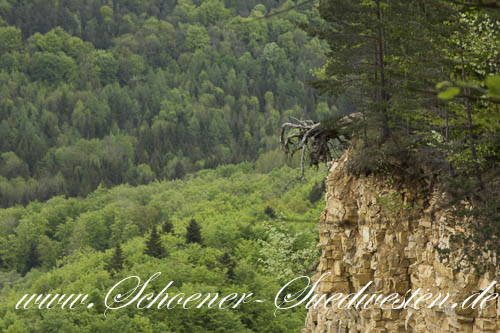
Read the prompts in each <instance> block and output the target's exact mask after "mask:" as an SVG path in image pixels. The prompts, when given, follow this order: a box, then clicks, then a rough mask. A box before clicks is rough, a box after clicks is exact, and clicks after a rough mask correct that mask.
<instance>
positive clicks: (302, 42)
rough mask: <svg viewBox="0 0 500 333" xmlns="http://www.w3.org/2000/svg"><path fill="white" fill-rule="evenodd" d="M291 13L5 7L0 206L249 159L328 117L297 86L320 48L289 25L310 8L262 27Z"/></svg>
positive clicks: (85, 5)
mask: <svg viewBox="0 0 500 333" xmlns="http://www.w3.org/2000/svg"><path fill="white" fill-rule="evenodd" d="M293 5H294V2H291V1H289V2H287V3H283V2H282V1H264V2H257V1H223V0H209V1H198V0H194V1H191V0H181V1H174V0H172V1H151V0H140V1H136V0H134V1H128V0H127V1H103V0H91V1H66V0H64V1H55V0H50V1H31V0H23V1H13V0H2V1H1V2H0V203H1V205H2V206H4V207H6V206H10V205H13V204H16V203H22V204H26V203H28V202H30V201H32V200H47V199H49V198H50V197H52V196H54V195H58V194H64V195H67V196H85V195H87V194H88V193H90V192H91V191H93V190H94V189H96V188H97V187H98V186H99V185H100V184H101V185H103V186H106V187H110V186H113V185H118V184H123V183H129V184H133V185H135V184H146V183H148V182H150V181H152V180H160V179H177V178H182V177H183V176H184V175H185V174H187V173H190V172H195V171H197V170H200V169H204V168H214V167H216V166H217V165H222V164H227V163H239V162H243V161H255V160H257V159H258V158H259V156H261V155H262V154H264V153H266V152H273V151H275V150H276V149H277V148H278V141H277V134H278V133H279V126H280V124H281V122H283V121H285V120H288V119H289V117H290V116H295V117H298V118H300V117H306V118H314V119H320V118H322V117H325V116H326V115H328V114H329V113H330V112H331V110H333V109H334V108H335V107H334V105H333V104H332V101H330V102H329V104H327V100H326V99H325V98H323V99H320V98H319V97H318V94H317V92H316V91H315V90H314V89H313V88H312V87H310V86H308V85H307V84H306V81H307V80H308V79H311V78H312V75H311V73H310V71H311V69H314V68H319V66H321V65H322V64H323V63H324V52H323V50H324V44H322V43H320V42H319V40H318V39H317V38H310V37H308V36H307V34H306V32H304V31H303V30H301V29H300V28H299V27H298V24H301V23H306V22H309V21H311V20H315V19H317V18H318V13H317V11H316V10H314V9H313V7H312V6H311V5H308V6H301V7H300V8H297V9H294V10H289V11H287V12H286V13H284V14H282V15H279V16H277V17H275V18H273V19H272V20H267V19H261V18H262V17H263V16H264V15H267V14H269V13H271V12H272V11H273V10H275V8H277V7H279V8H280V9H281V10H282V9H283V8H288V7H291V6H293ZM339 103H340V107H341V108H348V107H349V103H348V102H347V101H346V100H342V99H341V100H339ZM279 156H280V155H279V153H278V152H276V151H275V152H274V153H268V155H267V159H266V160H267V161H275V160H280V159H281V158H280V157H279ZM263 158H264V159H265V158H266V157H265V156H264V157H263ZM268 163H269V162H268ZM274 166H277V164H275V165H274Z"/></svg>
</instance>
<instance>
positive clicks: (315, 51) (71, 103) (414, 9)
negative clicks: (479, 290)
mask: <svg viewBox="0 0 500 333" xmlns="http://www.w3.org/2000/svg"><path fill="white" fill-rule="evenodd" d="M499 74H500V2H499V1H495V0H470V1H469V0H463V1H462V0H409V1H401V0H317V1H309V0H304V1H303V2H301V1H253V0H251V1H243V0H206V1H203V0H168V1H161V0H87V1H78V0H43V1H42V0H0V206H1V207H4V208H0V331H5V332H9V333H13V332H51V331H53V332H56V331H57V332H76V331H78V332H113V331H116V332H138V331H140V332H201V331H206V332H296V331H298V330H299V329H300V328H301V326H302V324H303V319H304V315H305V313H304V310H300V309H297V310H289V311H282V312H279V313H278V314H277V317H276V318H275V317H274V315H273V313H274V307H273V304H272V299H273V297H274V295H275V293H276V292H277V291H278V290H279V288H280V286H281V285H282V284H283V283H284V282H286V281H287V279H290V278H293V277H295V276H298V275H302V274H310V273H311V272H312V271H314V268H315V264H316V263H317V259H318V253H317V252H316V249H315V245H316V241H317V240H316V234H317V228H316V225H315V223H314V222H316V220H317V218H318V216H319V213H320V211H321V209H322V206H323V205H324V203H322V202H321V200H320V199H321V198H322V196H323V193H324V186H322V185H321V184H322V181H323V179H324V175H325V172H324V171H325V170H324V168H323V167H322V166H321V167H320V170H319V172H318V171H314V170H313V169H306V170H305V176H306V177H305V179H306V180H307V181H302V182H298V181H296V182H291V180H294V179H295V177H297V175H298V174H300V170H299V169H298V166H299V165H302V163H300V161H301V160H302V156H304V157H305V159H306V162H310V164H313V165H318V164H320V165H322V163H323V162H329V161H330V160H331V158H332V157H333V156H335V155H337V154H338V153H340V152H342V151H343V150H344V149H345V148H347V147H350V148H352V151H353V153H352V158H351V159H350V160H349V163H348V164H349V171H350V172H352V174H355V175H361V174H369V173H383V174H385V175H387V176H388V177H393V176H397V177H399V178H407V179H410V180H411V181H415V180H418V181H422V184H426V185H425V186H423V187H422V191H432V190H434V189H435V188H434V186H435V185H436V184H440V185H439V186H441V187H442V188H440V190H445V191H447V192H448V193H450V194H452V196H451V197H452V199H453V200H452V201H451V202H450V205H455V206H454V207H456V208H457V209H456V213H457V214H460V215H468V216H470V217H472V218H473V223H472V224H473V227H474V228H475V229H476V231H477V233H474V234H470V235H468V234H466V235H461V236H463V239H461V240H458V241H461V242H462V241H463V242H466V243H453V244H452V245H451V247H450V248H449V249H448V248H447V249H442V250H443V252H446V251H448V252H447V253H449V252H450V251H451V250H453V249H459V250H460V251H462V250H463V251H464V255H466V256H469V259H471V258H472V260H474V258H476V257H477V253H479V251H483V250H485V249H488V250H492V251H491V253H494V252H496V253H497V254H499V255H500V242H498V239H499V238H500V223H499V221H500V199H499V198H500V186H499V184H500V174H499V172H500V111H499V104H500V76H499ZM283 123H286V124H285V127H283V128H281V125H282V124H283ZM280 128H281V129H282V131H280ZM280 134H281V138H282V139H284V140H283V141H282V145H283V146H284V148H285V149H284V150H285V152H300V151H302V155H301V154H296V155H295V157H294V158H293V159H287V158H285V156H284V154H283V152H281V151H280V147H279V144H280V141H279V138H280ZM320 162H321V163H320ZM388 179H392V178H388ZM463 203H472V206H473V208H472V209H469V208H468V209H462V208H465V205H464V204H463ZM455 241H457V240H453V242H455ZM467 242H468V243H467ZM457 244H459V245H457ZM464 244H465V245H464ZM157 271H161V272H163V276H162V278H161V281H162V282H166V281H170V280H174V281H175V282H176V284H175V287H174V288H173V290H175V291H182V292H184V293H190V292H193V293H194V292H195V291H201V290H203V291H213V292H214V291H219V292H221V293H226V292H238V291H241V292H244V291H249V290H250V291H253V292H256V293H259V294H260V295H261V298H262V299H266V300H268V302H265V303H255V304H246V305H245V306H244V307H241V308H239V309H236V310H230V311H211V310H206V311H205V310H198V309H197V310H196V311H186V310H181V309H179V310H177V309H176V310H169V312H162V311H150V312H145V311H143V312H138V311H137V309H132V308H129V309H125V310H123V311H117V312H113V313H110V314H108V317H104V316H103V315H102V312H103V308H102V297H103V295H104V293H105V291H106V290H107V289H109V287H111V286H112V285H113V284H114V283H115V282H116V281H119V280H120V279H121V278H124V277H126V276H130V275H132V274H138V275H141V277H147V276H151V275H152V274H153V273H154V272H157ZM160 285H161V283H159V284H158V286H157V288H160ZM155 290H156V289H155ZM156 291H158V290H156ZM29 292H31V293H57V292H59V293H63V292H64V293H70V292H86V293H90V294H91V297H92V299H93V300H95V303H96V304H100V305H101V306H96V307H95V308H93V309H85V310H81V311H80V310H77V311H72V312H68V311H59V310H51V311H40V310H26V311H18V310H15V309H14V306H15V303H16V301H17V300H18V299H19V297H20V296H22V295H23V294H25V293H29Z"/></svg>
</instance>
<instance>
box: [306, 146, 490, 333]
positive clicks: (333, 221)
mask: <svg viewBox="0 0 500 333" xmlns="http://www.w3.org/2000/svg"><path fill="white" fill-rule="evenodd" d="M347 156H348V154H347V155H345V156H344V157H342V158H341V159H339V160H337V161H334V163H333V165H332V167H331V169H330V175H329V176H328V178H327V183H326V184H327V186H326V188H327V193H326V209H325V210H324V212H323V213H322V215H321V218H320V223H319V233H320V242H319V244H318V247H319V248H320V249H321V250H322V254H321V259H320V264H319V266H318V268H317V272H316V274H315V276H314V278H313V280H314V281H316V280H317V279H318V278H319V277H320V276H321V275H322V274H323V273H325V272H331V274H330V275H329V276H328V277H326V278H324V279H323V280H322V281H321V282H320V284H319V285H318V288H316V290H315V291H316V293H317V294H327V295H332V294H335V293H339V292H342V293H353V292H357V291H358V290H360V289H361V288H362V287H363V286H364V285H365V284H366V283H368V282H369V281H374V283H373V284H372V286H371V288H370V289H369V290H368V291H367V292H366V293H383V294H385V295H389V294H392V293H399V294H400V295H404V294H405V293H406V292H407V291H408V290H409V289H412V290H416V289H417V288H422V291H423V292H422V294H423V293H425V292H426V291H427V290H429V292H431V293H433V294H434V295H438V294H439V293H442V294H443V296H444V295H445V293H450V296H451V297H453V300H456V302H459V301H461V300H463V299H464V298H466V297H468V296H470V295H472V294H474V293H476V292H478V291H479V290H481V289H484V288H486V287H487V286H488V285H490V283H491V282H493V281H494V280H495V274H494V272H486V273H484V274H481V275H477V274H472V273H471V271H472V270H471V269H470V267H468V265H469V264H467V263H466V262H465V263H464V261H460V260H459V259H457V258H458V257H459V254H460V250H459V251H458V254H453V255H450V256H449V257H448V258H446V259H440V255H439V253H438V251H437V250H436V247H439V248H448V247H449V245H450V244H451V245H452V243H451V242H450V236H451V235H453V234H458V233H464V232H467V231H466V229H467V228H466V225H467V222H468V221H466V220H459V219H457V218H456V217H455V216H454V215H453V214H452V213H451V212H450V210H449V209H446V208H444V206H443V203H444V199H445V195H444V194H443V193H439V192H438V191H437V190H434V189H432V188H430V187H429V186H428V184H426V183H425V181H423V180H421V181H415V182H413V183H408V181H406V182H405V181H402V180H400V179H398V178H396V177H394V178H393V177H387V176H380V175H378V176H377V175H370V176H361V177H355V176H353V175H349V174H347V173H346V166H345V163H346V160H347V158H348V157H347ZM478 260H486V259H485V258H478ZM487 260H491V259H487ZM459 264H461V265H462V269H460V270H459V269H457V267H458V265H459ZM495 288H496V292H500V288H499V287H495ZM495 288H494V289H495ZM493 291H495V290H493ZM448 303H451V304H453V302H448ZM491 305H492V306H491V307H490V308H488V309H485V310H470V309H469V310H462V309H460V306H458V307H455V308H454V309H452V308H451V307H444V308H441V309H440V308H439V307H438V306H437V305H436V306H434V308H432V309H419V310H414V309H403V310H393V309H391V304H390V303H389V304H388V305H387V306H384V308H383V309H380V307H379V306H376V307H373V306H372V307H369V308H368V309H363V310H360V311H357V310H354V309H352V310H339V309H337V308H336V307H330V308H328V309H325V308H324V307H322V306H319V307H318V308H317V309H310V310H309V312H308V315H307V318H306V328H304V329H303V331H302V332H303V333H317V332H500V310H499V309H500V306H499V305H500V303H498V301H496V302H495V301H493V302H492V303H491Z"/></svg>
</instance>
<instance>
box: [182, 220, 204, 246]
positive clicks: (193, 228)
mask: <svg viewBox="0 0 500 333" xmlns="http://www.w3.org/2000/svg"><path fill="white" fill-rule="evenodd" d="M202 242H203V240H202V238H201V230H200V226H199V225H198V222H196V220H195V219H191V222H189V225H188V227H187V232H186V243H198V244H201V243H202Z"/></svg>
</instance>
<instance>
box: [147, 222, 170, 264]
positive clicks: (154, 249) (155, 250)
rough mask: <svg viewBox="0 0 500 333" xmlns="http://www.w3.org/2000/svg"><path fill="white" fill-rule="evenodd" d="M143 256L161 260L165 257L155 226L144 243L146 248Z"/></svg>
mask: <svg viewBox="0 0 500 333" xmlns="http://www.w3.org/2000/svg"><path fill="white" fill-rule="evenodd" d="M144 254H147V255H148V256H151V257H155V258H162V257H163V256H164V255H165V249H164V248H163V245H161V239H160V235H159V234H158V232H157V231H156V226H154V227H153V230H151V234H150V235H149V238H148V240H147V241H146V248H145V249H144Z"/></svg>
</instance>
